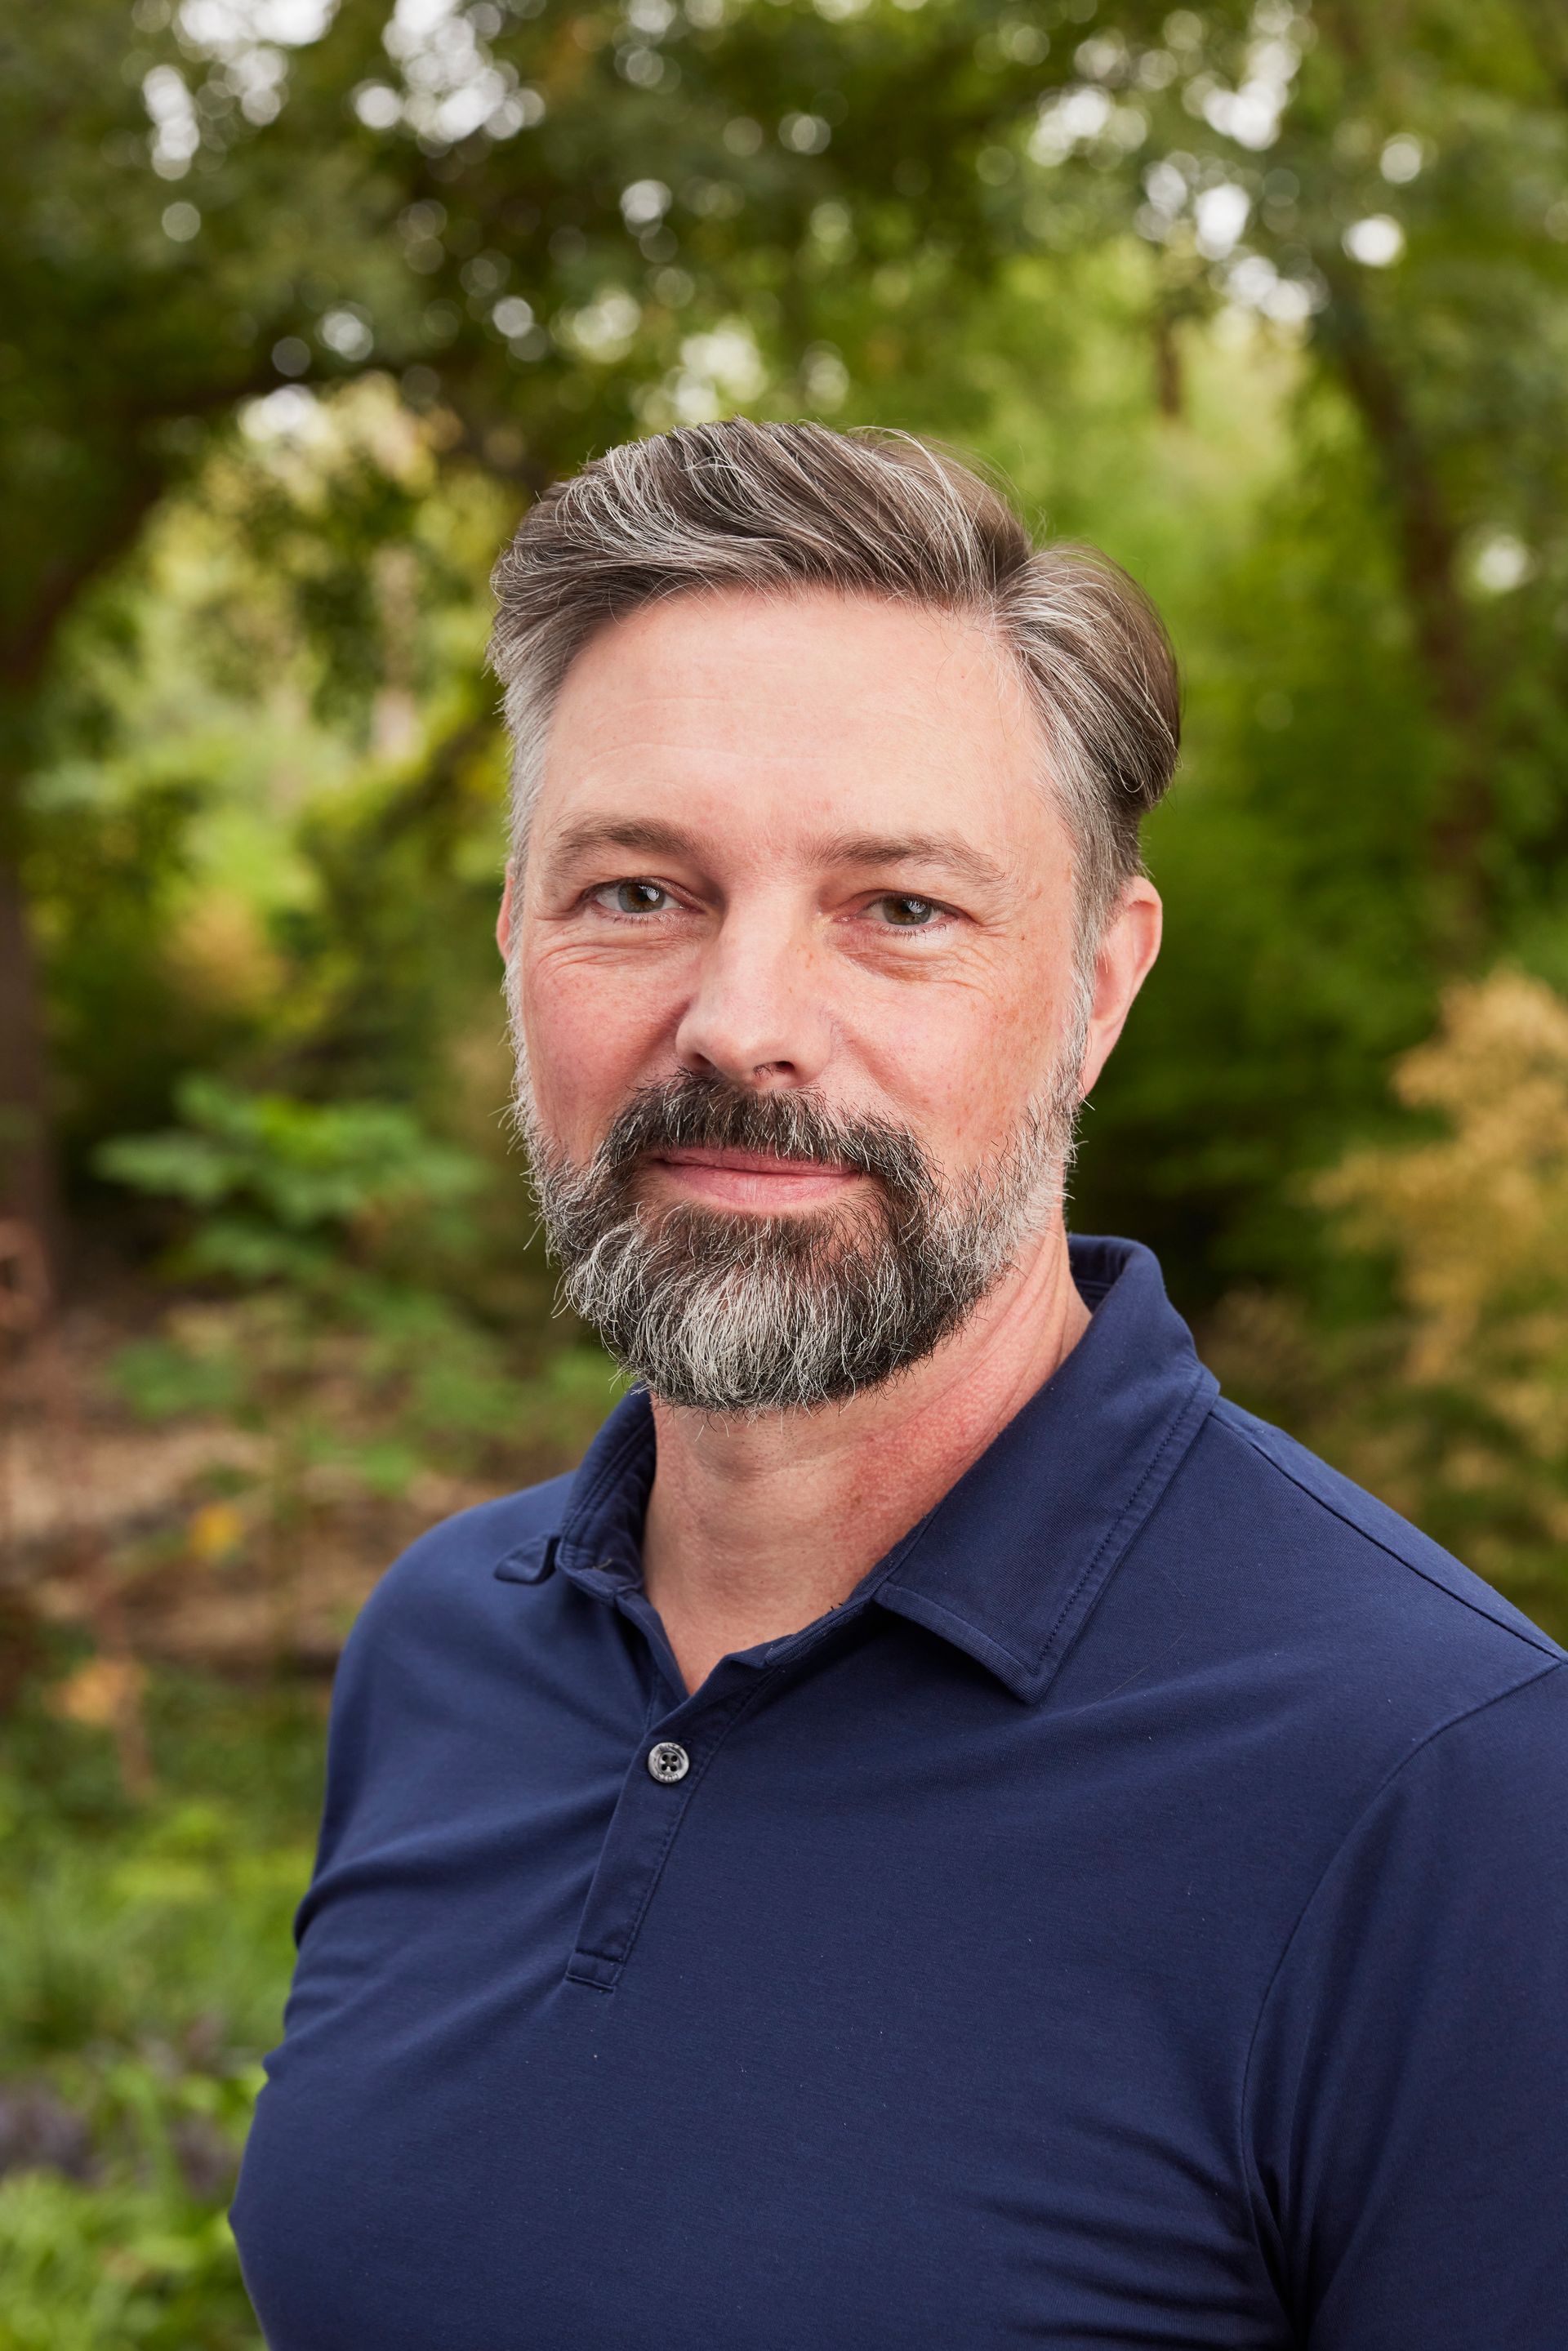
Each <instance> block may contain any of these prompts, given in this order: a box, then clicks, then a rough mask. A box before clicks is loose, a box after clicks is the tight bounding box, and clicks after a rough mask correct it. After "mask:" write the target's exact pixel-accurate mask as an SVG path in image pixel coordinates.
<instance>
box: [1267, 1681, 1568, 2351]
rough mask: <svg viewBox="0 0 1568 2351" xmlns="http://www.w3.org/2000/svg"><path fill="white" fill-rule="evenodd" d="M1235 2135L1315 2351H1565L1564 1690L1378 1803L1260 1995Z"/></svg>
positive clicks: (1526, 1704)
mask: <svg viewBox="0 0 1568 2351" xmlns="http://www.w3.org/2000/svg"><path fill="white" fill-rule="evenodd" d="M1245 2125H1246V2129H1247V2135H1248V2138H1249V2147H1250V2150H1251V2157H1252V2161H1253V2164H1254V2167H1255V2182H1254V2184H1255V2189H1256V2195H1257V2209H1258V2213H1259V2222H1260V2231H1261V2234H1262V2237H1263V2241H1264V2244H1265V2249H1266V2251H1267V2252H1268V2253H1269V2255H1270V2261H1271V2262H1272V2263H1273V2264H1274V2265H1275V2267H1276V2273H1277V2275H1278V2278H1279V2282H1280V2289H1281V2296H1282V2299H1283V2300H1284V2302H1285V2304H1286V2306H1287V2308H1288V2309H1289V2310H1290V2311H1291V2314H1292V2316H1293V2317H1294V2319H1295V2321H1296V2325H1297V2328H1298V2339H1299V2340H1300V2341H1301V2342H1302V2343H1303V2345H1305V2346H1308V2351H1494V2346H1495V2351H1501V2346H1505V2345H1506V2346H1507V2347H1508V2351H1563V2346H1564V2345H1565V2344H1568V1667H1563V1666H1562V1665H1558V1666H1555V1667H1549V1668H1548V1669H1547V1670H1546V1672H1544V1673H1543V1674H1542V1675H1540V1676H1538V1677H1535V1678H1533V1679H1531V1681H1529V1682H1527V1683H1525V1684H1523V1685H1522V1686H1521V1687H1515V1688H1513V1689H1512V1690H1511V1691H1510V1692H1509V1693H1508V1694H1506V1695H1505V1696H1503V1697H1500V1698H1494V1699H1493V1700H1491V1701H1490V1703H1488V1704H1486V1705H1484V1706H1481V1707H1479V1708H1477V1709H1476V1710H1475V1711H1474V1712H1472V1713H1469V1714H1467V1715H1465V1716H1463V1717H1462V1718H1461V1719H1458V1721H1455V1722H1452V1723H1450V1724H1448V1726H1447V1727H1446V1728H1445V1729H1442V1730H1440V1731H1438V1732H1437V1733H1436V1734H1435V1735H1434V1736H1432V1737H1431V1738H1430V1739H1428V1740H1427V1741H1426V1743H1425V1744H1424V1745H1423V1746H1421V1747H1420V1748H1418V1749H1417V1750H1416V1752H1415V1753H1414V1754H1413V1755H1411V1756H1410V1757H1409V1758H1408V1759H1407V1760H1406V1761H1405V1763H1404V1764H1403V1765H1402V1766H1401V1768H1400V1769H1399V1770H1398V1771H1396V1773H1395V1774H1394V1775H1393V1777H1392V1778H1391V1779H1390V1780H1389V1781H1388V1782H1386V1783H1385V1786H1384V1788H1383V1789H1382V1791H1381V1792H1379V1793H1378V1794H1377V1795H1376V1796H1375V1798H1374V1799H1373V1801H1372V1802H1371V1803H1370V1804H1369V1806H1368V1807H1367V1810H1366V1811H1365V1813H1364V1815H1363V1816H1362V1818H1361V1820H1360V1821H1359V1823H1357V1824H1356V1826H1355V1828H1354V1831H1353V1833H1352V1834H1351V1835H1350V1836H1349V1838H1348V1839H1347V1840H1346V1842H1345V1844H1343V1846H1342V1848H1341V1850H1340V1852H1339V1854H1338V1855H1337V1856H1336V1857H1335V1859H1334V1861H1333V1865H1331V1867H1330V1869H1329V1871H1328V1872H1327V1874H1326V1876H1324V1878H1323V1880H1322V1883H1321V1885H1320V1886H1319V1887H1318V1888H1317V1891H1316V1893H1315V1894H1314V1896H1313V1897H1312V1901H1311V1903H1310V1904H1309V1906H1308V1908H1307V1910H1306V1912H1305V1914H1304V1915H1303V1917H1302V1918H1301V1922H1300V1924H1299V1925H1298V1927H1297V1929H1296V1931H1295V1933H1294V1935H1293V1936H1292V1938H1291V1942H1290V1945H1289V1947H1288V1949H1287V1950H1286V1953H1285V1956H1284V1958H1283V1959H1282V1960H1281V1966H1280V1969H1279V1970H1278V1973H1277V1975H1276V1977H1275V1980H1274V1982H1273V1984H1272V1986H1271V1987H1270V1992H1269V1994H1268V1997H1267V2000H1266V2001H1265V2004H1264V2008H1263V2011H1262V2015H1261V2017H1260V2022H1259V2028H1258V2032H1257V2035H1256V2038H1255V2042H1254V2046H1253V2053H1252V2059H1251V2063H1250V2064H1249V2074H1248V2089H1247V2113H1246V2116H1245Z"/></svg>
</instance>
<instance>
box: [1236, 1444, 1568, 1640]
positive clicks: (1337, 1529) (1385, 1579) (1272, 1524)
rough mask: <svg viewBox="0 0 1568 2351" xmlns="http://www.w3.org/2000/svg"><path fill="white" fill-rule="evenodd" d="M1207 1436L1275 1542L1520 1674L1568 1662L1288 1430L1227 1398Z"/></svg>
mask: <svg viewBox="0 0 1568 2351" xmlns="http://www.w3.org/2000/svg"><path fill="white" fill-rule="evenodd" d="M1211 1428H1212V1431H1213V1437H1214V1444H1215V1449H1216V1453H1217V1455H1218V1456H1219V1457H1220V1458H1222V1459H1223V1460H1224V1465H1225V1470H1226V1471H1227V1472H1228V1475H1229V1476H1230V1477H1231V1478H1232V1479H1235V1480H1236V1481H1237V1483H1238V1484H1243V1483H1245V1484H1248V1485H1250V1487H1251V1488H1252V1489H1254V1491H1255V1492H1256V1494H1257V1497H1258V1499H1259V1500H1260V1502H1261V1503H1262V1504H1263V1506H1264V1510H1265V1511H1266V1517H1265V1520H1264V1523H1265V1524H1267V1525H1268V1527H1269V1528H1270V1531H1273V1532H1274V1533H1275V1534H1276V1535H1277V1537H1278V1539H1279V1540H1281V1541H1285V1542H1287V1543H1290V1542H1292V1541H1305V1542H1306V1543H1308V1544H1309V1545H1310V1546H1311V1548H1312V1552H1313V1554H1314V1555H1315V1557H1317V1558H1318V1559H1319V1560H1320V1561H1323V1562H1327V1561H1330V1560H1332V1561H1333V1562H1334V1563H1335V1564H1337V1565H1339V1566H1340V1567H1341V1568H1342V1569H1343V1572H1344V1573H1348V1574H1349V1575H1352V1576H1354V1578H1355V1579H1356V1580H1357V1583H1358V1585H1359V1588H1360V1590H1361V1592H1362V1593H1364V1595H1365V1596H1366V1597H1367V1598H1368V1599H1369V1600H1370V1601H1372V1602H1373V1604H1388V1605H1392V1606H1393V1607H1394V1608H1395V1609H1396V1610H1398V1611H1403V1610H1408V1609H1416V1610H1418V1611H1419V1613H1420V1614H1422V1615H1423V1617H1425V1616H1427V1615H1430V1616H1431V1617H1432V1618H1433V1620H1434V1621H1435V1622H1436V1623H1437V1624H1439V1625H1442V1626H1443V1627H1444V1628H1445V1629H1446V1630H1447V1631H1448V1632H1450V1633H1451V1634H1452V1635H1453V1636H1454V1637H1455V1638H1456V1639H1459V1640H1464V1639H1466V1638H1467V1637H1468V1638H1470V1639H1475V1640H1479V1641H1481V1642H1482V1643H1483V1644H1485V1645H1486V1646H1488V1647H1489V1648H1494V1647H1495V1651H1496V1654H1498V1655H1500V1656H1503V1657H1507V1658H1510V1659H1511V1660H1512V1661H1513V1662H1515V1663H1517V1664H1518V1665H1519V1666H1520V1667H1521V1672H1524V1673H1529V1672H1532V1671H1534V1670H1535V1669H1536V1667H1537V1666H1538V1665H1541V1664H1544V1663H1546V1662H1547V1661H1549V1660H1558V1659H1561V1658H1562V1656H1563V1651H1562V1650H1561V1649H1560V1648H1559V1647H1558V1646H1557V1644H1556V1642H1555V1641H1553V1640H1552V1638H1551V1637H1550V1635H1547V1634H1545V1633H1543V1632H1542V1630H1541V1628H1540V1626H1539V1625H1534V1624H1532V1623H1531V1620H1530V1618H1529V1617H1528V1616H1526V1615H1524V1614H1522V1613H1521V1611H1520V1610H1519V1609H1517V1608H1515V1607H1514V1606H1513V1604H1512V1603H1511V1602H1510V1601H1507V1600H1505V1599H1504V1598H1503V1597H1502V1595H1501V1593H1499V1592H1496V1591H1494V1590H1493V1588H1492V1586H1491V1585H1490V1583H1485V1582H1483V1580H1482V1578H1481V1577H1480V1576H1479V1575H1477V1574H1475V1573H1473V1572H1472V1570H1470V1569H1469V1568H1468V1567H1466V1566H1464V1565H1463V1563H1462V1562H1460V1561H1458V1560H1457V1559H1456V1558H1455V1557H1454V1556H1453V1554H1452V1553H1451V1552H1446V1551H1445V1550H1444V1549H1443V1548H1442V1546H1441V1544H1440V1543H1436V1542H1434V1541H1432V1540H1431V1538H1430V1537H1429V1536H1428V1535H1424V1534H1423V1533H1422V1532H1421V1530H1420V1529H1419V1527H1416V1526H1413V1525H1412V1524H1411V1522H1410V1520H1408V1519H1404V1518H1401V1517H1400V1515H1399V1513H1398V1511H1397V1510H1390V1509H1389V1507H1388V1505H1387V1503H1386V1502H1380V1501H1379V1500H1378V1499H1377V1498H1376V1496H1375V1495H1373V1494H1369V1493H1367V1492H1366V1490H1365V1489H1364V1487H1361V1486H1357V1485H1355V1484H1354V1482H1353V1480H1352V1479H1349V1478H1346V1477H1343V1475H1342V1474H1341V1473H1340V1471H1339V1470H1337V1469H1332V1468H1330V1467H1329V1465H1328V1463H1327V1462H1326V1461H1323V1460H1321V1459H1320V1458H1318V1456H1317V1455H1316V1454H1315V1453H1310V1452H1309V1451H1308V1450H1307V1448H1306V1447H1305V1446H1304V1445H1299V1444H1297V1442H1296V1440H1295V1438H1294V1437H1287V1436H1286V1434H1285V1432H1284V1430H1283V1429H1281V1428H1275V1427H1273V1426H1270V1423H1269V1422H1268V1421H1265V1420H1259V1419H1257V1418H1256V1417H1255V1416H1254V1415H1252V1414H1251V1413H1249V1412H1243V1411H1242V1410H1241V1409H1240V1407H1239V1405H1234V1404H1231V1403H1230V1402H1229V1401H1228V1399H1222V1400H1221V1401H1220V1402H1219V1403H1218V1405H1216V1406H1215V1409H1214V1413H1213V1416H1212V1420H1211ZM1428 1595H1430V1597H1428ZM1471 1619H1473V1620H1475V1622H1473V1623H1471V1622H1468V1621H1467V1620H1471ZM1493 1635H1499V1636H1500V1640H1499V1641H1497V1642H1496V1643H1494V1642H1493V1639H1492V1636H1493ZM1515 1645H1520V1646H1522V1648H1523V1649H1524V1650H1526V1651H1530V1652H1533V1653H1534V1656H1533V1658H1532V1657H1531V1656H1521V1655H1520V1654H1519V1650H1518V1647H1516V1646H1515Z"/></svg>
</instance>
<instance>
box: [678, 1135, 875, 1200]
mask: <svg viewBox="0 0 1568 2351" xmlns="http://www.w3.org/2000/svg"><path fill="white" fill-rule="evenodd" d="M647 1164H648V1166H649V1168H650V1169H651V1170H655V1171H657V1173H658V1174H659V1175H662V1176H663V1177H664V1179H665V1181H666V1182H667V1183H669V1184H671V1185H672V1186H674V1189H675V1190H677V1191H678V1192H682V1193H684V1194H685V1196H687V1197H688V1198H692V1199H701V1200H707V1201H711V1202H712V1203H713V1204H714V1206H716V1207H731V1208H768V1209H773V1208H804V1207H812V1206H814V1205H815V1204H817V1203H818V1202H820V1201H823V1200H831V1199H836V1198H838V1197H840V1196H841V1194H842V1193H843V1192H844V1190H845V1188H846V1187H847V1186H850V1185H852V1184H855V1183H858V1182H859V1181H860V1180H861V1177H860V1172H859V1170H858V1169H856V1168H852V1167H845V1166H841V1165H833V1164H832V1163H831V1162H824V1161H822V1160H820V1159H779V1158H777V1157H775V1156H774V1155H773V1154H772V1153H770V1152H767V1151H727V1150H711V1151H710V1150H704V1149H702V1148H701V1147H700V1146H692V1147H690V1148H683V1149H680V1150H677V1151H660V1152H655V1153H654V1154H653V1155H651V1157H650V1158H649V1160H648V1163H647Z"/></svg>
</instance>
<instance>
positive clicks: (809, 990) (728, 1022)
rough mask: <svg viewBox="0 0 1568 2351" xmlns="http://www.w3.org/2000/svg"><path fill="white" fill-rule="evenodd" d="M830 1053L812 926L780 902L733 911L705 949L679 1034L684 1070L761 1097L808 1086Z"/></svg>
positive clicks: (827, 1016)
mask: <svg viewBox="0 0 1568 2351" xmlns="http://www.w3.org/2000/svg"><path fill="white" fill-rule="evenodd" d="M675 1050H676V1053H677V1054H678V1056H679V1059H680V1063H681V1067H682V1068H683V1069H684V1070H689V1071H693V1072H694V1074H695V1075H697V1076H701V1077H722V1078H727V1079H728V1080H729V1081H730V1082H731V1083H732V1084H734V1085H741V1086H754V1087H756V1088H757V1089H758V1091H759V1092H781V1091H784V1090H786V1089H790V1090H793V1089H794V1088H796V1087H800V1086H809V1085H810V1084H812V1083H813V1082H814V1081H816V1079H817V1078H818V1077H819V1076H820V1075H821V1071H822V1070H823V1068H824V1067H825V1065H826V1063H827V1061H828V1058H829V1056H830V1054H831V1050H832V1024H831V1013H830V1008H829V1006H828V1004H827V1002H826V1000H825V995H824V987H823V977H822V971H821V964H820V961H819V958H818V956H817V954H816V952H815V951H814V945H813V941H812V938H811V935H810V926H809V925H808V924H805V923H802V922H800V921H792V920H791V919H790V916H789V912H788V911H787V910H786V909H785V908H784V907H782V906H781V905H779V904H778V903H777V902H776V901H775V902H772V903H764V904H757V905H753V906H751V907H749V908H740V907H736V906H732V907H730V908H729V909H728V910H727V913H726V915H725V918H724V921H723V922H722V923H721V924H720V925H719V927H718V929H717V931H716V934H715V935H714V936H713V938H712V939H711V941H710V942H709V943H708V945H707V946H706V949H705V951H704V955H703V959H702V963H701V965H700V967H699V969H698V973H697V977H696V985H695V987H694V989H693V992H692V996H691V998H690V1001H689V1002H688V1003H687V1005H686V1008H685V1012H684V1013H683V1015H682V1017H681V1021H680V1025H679V1027H678V1029H676V1032H675Z"/></svg>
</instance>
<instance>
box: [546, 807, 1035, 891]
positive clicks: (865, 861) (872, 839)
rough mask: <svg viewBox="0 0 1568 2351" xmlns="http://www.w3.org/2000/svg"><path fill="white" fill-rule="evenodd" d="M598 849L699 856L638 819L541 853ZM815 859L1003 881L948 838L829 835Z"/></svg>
mask: <svg viewBox="0 0 1568 2351" xmlns="http://www.w3.org/2000/svg"><path fill="white" fill-rule="evenodd" d="M601 849H630V850H636V851H640V852H643V853H644V854H646V855H648V856H653V857H687V858H692V859H695V860H697V861H698V862H700V860H701V857H702V853H703V852H702V850H701V847H700V845H699V844H698V842H697V841H696V839H695V835H693V834H691V833H689V832H685V831H683V830H682V829H681V827H680V826H679V825H674V824H661V823H660V822H659V821H658V820H656V819H654V818H641V817H622V818H613V817H611V818H603V819H594V820H592V821H591V822H588V823H584V824H575V825H569V826H568V827H567V829H566V830H565V831H564V832H560V833H558V834H557V835H556V837H555V839H554V840H553V841H551V842H550V843H549V851H548V852H547V853H548V854H549V856H550V857H551V858H552V859H559V861H561V862H569V861H570V860H571V859H573V858H577V857H584V856H589V855H591V854H592V853H593V852H595V851H596V850H601ZM815 853H816V855H817V857H818V858H819V859H820V860H821V862H822V863H823V864H825V865H837V866H845V865H873V866H876V865H881V866H887V865H926V866H939V867H943V868H945V869H946V871H947V872H952V873H961V874H963V875H964V876H965V877H966V878H967V880H969V881H971V882H974V883H978V884H980V885H981V886H982V887H983V888H988V889H996V888H998V886H1000V885H1001V884H1002V883H1005V882H1006V881H1007V879H1008V876H1007V872H1006V870H1005V868H1004V867H1002V866H1001V865H999V864H998V862H996V860H995V859H994V858H990V857H988V856H986V855H985V853H984V852H983V851H981V850H978V849H976V848H974V847H972V846H971V844H970V843H969V842H968V841H965V840H963V839H962V838H961V837H960V836H959V835H958V834H956V833H950V832H910V833H881V832H841V833H834V834H832V835H831V836H830V837H829V838H828V839H827V840H825V841H819V842H818V843H816V845H815Z"/></svg>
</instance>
